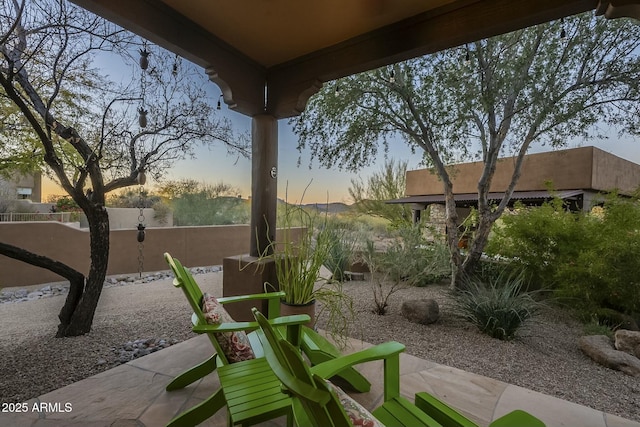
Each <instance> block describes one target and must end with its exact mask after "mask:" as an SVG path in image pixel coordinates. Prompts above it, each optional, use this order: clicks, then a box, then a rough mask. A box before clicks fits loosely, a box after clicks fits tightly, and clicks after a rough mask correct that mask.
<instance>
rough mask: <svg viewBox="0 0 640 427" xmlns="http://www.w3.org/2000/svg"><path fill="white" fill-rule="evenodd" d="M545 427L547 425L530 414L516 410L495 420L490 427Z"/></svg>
mask: <svg viewBox="0 0 640 427" xmlns="http://www.w3.org/2000/svg"><path fill="white" fill-rule="evenodd" d="M511 426H518V427H545V424H544V423H543V422H542V421H540V420H539V419H537V418H536V417H534V416H533V415H531V414H530V413H528V412H525V411H522V410H520V409H516V410H515V411H512V412H509V413H508V414H505V415H503V416H502V417H500V418H498V419H496V420H494V421H493V422H492V423H491V424H489V427H511Z"/></svg>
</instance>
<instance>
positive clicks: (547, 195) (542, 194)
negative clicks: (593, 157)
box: [385, 190, 584, 205]
mask: <svg viewBox="0 0 640 427" xmlns="http://www.w3.org/2000/svg"><path fill="white" fill-rule="evenodd" d="M582 194H584V191H583V190H564V191H514V192H513V195H512V196H511V200H525V199H533V200H535V199H537V200H546V199H551V198H553V197H554V196H555V197H560V198H561V199H563V200H564V199H569V198H571V197H575V196H579V195H582ZM503 197H504V193H500V192H498V193H489V200H502V198H503ZM453 198H454V200H455V201H456V202H469V201H474V202H475V201H478V193H464V194H454V196H453ZM444 202H445V198H444V194H433V195H428V196H410V197H404V198H402V199H394V200H387V201H386V202H385V203H389V204H396V203H422V204H427V205H428V204H432V203H444Z"/></svg>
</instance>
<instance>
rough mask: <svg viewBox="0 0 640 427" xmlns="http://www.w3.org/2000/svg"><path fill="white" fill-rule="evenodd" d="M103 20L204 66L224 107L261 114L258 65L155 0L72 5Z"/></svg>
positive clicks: (90, 0)
mask: <svg viewBox="0 0 640 427" xmlns="http://www.w3.org/2000/svg"><path fill="white" fill-rule="evenodd" d="M71 1H72V2H73V3H75V4H77V5H78V6H81V7H83V8H85V9H87V10H89V11H91V12H93V13H95V14H97V15H100V16H102V17H104V18H106V19H107V20H109V21H111V22H113V23H115V24H117V25H119V26H121V27H123V28H125V29H127V30H129V31H132V32H134V33H136V34H138V35H140V36H142V37H144V38H145V39H147V40H149V41H151V42H153V43H155V44H157V45H159V46H162V47H163V48H165V49H167V50H170V51H171V52H174V53H176V54H178V55H180V56H182V57H183V58H186V59H188V60H189V61H191V62H193V63H195V64H197V65H199V66H201V67H203V68H204V69H205V70H206V72H207V74H208V75H209V77H210V79H211V80H212V81H213V82H215V83H216V84H218V85H219V86H220V88H221V89H222V92H223V95H224V100H225V103H226V104H227V105H229V108H231V109H233V110H235V111H238V112H239V113H242V114H245V115H248V116H253V115H256V114H262V113H264V85H265V78H266V70H265V68H264V67H263V66H261V65H260V64H258V63H257V62H255V61H253V60H252V59H250V58H248V57H247V56H245V55H243V54H242V53H241V52H239V51H238V50H236V49H235V48H233V47H232V46H230V45H229V44H227V43H225V42H224V41H222V40H221V39H219V38H217V37H215V36H214V35H212V34H211V33H209V32H207V31H206V30H204V29H203V28H202V27H200V26H198V25H197V24H195V23H194V22H192V21H191V20H188V19H187V18H185V17H184V16H182V15H180V14H179V13H177V12H176V11H175V10H173V9H171V8H170V7H168V6H167V5H166V4H164V3H163V2H161V1H159V0H134V1H132V0H71Z"/></svg>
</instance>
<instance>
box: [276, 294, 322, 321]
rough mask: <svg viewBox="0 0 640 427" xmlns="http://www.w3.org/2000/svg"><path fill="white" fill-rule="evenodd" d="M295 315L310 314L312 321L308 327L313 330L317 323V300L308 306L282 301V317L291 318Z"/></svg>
mask: <svg viewBox="0 0 640 427" xmlns="http://www.w3.org/2000/svg"><path fill="white" fill-rule="evenodd" d="M294 314H308V315H309V317H310V318H311V320H310V321H309V323H307V325H306V326H309V327H310V328H312V327H313V326H314V325H315V323H316V300H313V301H311V302H309V303H307V304H289V303H286V302H284V301H280V316H291V315H294Z"/></svg>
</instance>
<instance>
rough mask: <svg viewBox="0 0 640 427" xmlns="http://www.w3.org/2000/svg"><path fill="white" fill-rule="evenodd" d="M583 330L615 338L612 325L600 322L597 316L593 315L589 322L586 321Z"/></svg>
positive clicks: (585, 332) (591, 333)
mask: <svg viewBox="0 0 640 427" xmlns="http://www.w3.org/2000/svg"><path fill="white" fill-rule="evenodd" d="M582 331H583V333H584V334H585V335H606V336H608V337H609V338H612V339H613V330H611V327H610V326H608V325H606V324H604V323H602V322H600V321H599V320H598V319H597V317H592V318H591V320H590V321H589V322H588V323H585V324H584V326H583V328H582Z"/></svg>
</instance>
